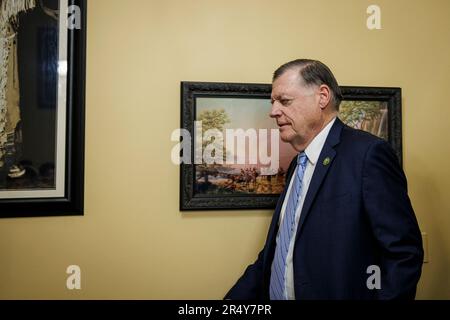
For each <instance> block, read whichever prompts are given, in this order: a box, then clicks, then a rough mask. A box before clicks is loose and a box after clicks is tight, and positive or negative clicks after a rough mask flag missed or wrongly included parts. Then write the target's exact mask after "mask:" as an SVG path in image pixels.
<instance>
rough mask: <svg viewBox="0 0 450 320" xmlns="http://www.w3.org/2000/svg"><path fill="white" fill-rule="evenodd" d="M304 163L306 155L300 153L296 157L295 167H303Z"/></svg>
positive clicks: (306, 158)
mask: <svg viewBox="0 0 450 320" xmlns="http://www.w3.org/2000/svg"><path fill="white" fill-rule="evenodd" d="M306 161H308V157H307V156H306V153H304V152H302V153H300V154H299V155H298V156H297V165H300V166H302V167H305V166H306Z"/></svg>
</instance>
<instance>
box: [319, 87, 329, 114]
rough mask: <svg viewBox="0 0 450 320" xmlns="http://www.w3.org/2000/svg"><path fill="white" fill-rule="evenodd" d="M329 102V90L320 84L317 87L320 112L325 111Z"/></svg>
mask: <svg viewBox="0 0 450 320" xmlns="http://www.w3.org/2000/svg"><path fill="white" fill-rule="evenodd" d="M330 100H331V90H330V88H329V87H328V86H327V85H325V84H322V85H321V86H320V87H319V106H320V109H322V110H323V109H325V108H326V107H327V106H328V104H329V103H330Z"/></svg>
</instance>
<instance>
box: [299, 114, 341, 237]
mask: <svg viewBox="0 0 450 320" xmlns="http://www.w3.org/2000/svg"><path fill="white" fill-rule="evenodd" d="M343 126H344V124H343V123H342V122H341V120H339V118H336V121H335V123H334V124H333V126H332V127H331V130H330V132H329V134H328V137H327V140H326V141H325V144H324V145H323V148H322V151H321V153H320V156H319V159H318V160H317V163H316V167H315V169H314V173H313V176H312V178H311V182H310V183H309V188H308V192H307V193H306V197H305V201H304V202H303V208H302V212H301V215H300V221H299V223H298V227H297V235H296V239H298V236H299V235H300V232H301V230H302V227H303V225H304V223H305V220H306V218H307V216H308V214H309V212H310V210H311V206H312V204H313V202H314V199H315V198H316V196H317V193H318V192H319V190H320V186H321V185H322V182H323V180H324V179H325V177H326V175H327V173H328V170H330V168H331V166H332V164H333V160H334V157H335V156H336V150H334V147H335V146H336V145H337V144H338V143H339V141H340V136H341V131H342V127H343Z"/></svg>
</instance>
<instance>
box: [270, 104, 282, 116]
mask: <svg viewBox="0 0 450 320" xmlns="http://www.w3.org/2000/svg"><path fill="white" fill-rule="evenodd" d="M269 116H270V117H271V118H276V117H279V116H281V110H280V106H279V102H278V101H274V102H273V103H272V108H271V109H270V114H269Z"/></svg>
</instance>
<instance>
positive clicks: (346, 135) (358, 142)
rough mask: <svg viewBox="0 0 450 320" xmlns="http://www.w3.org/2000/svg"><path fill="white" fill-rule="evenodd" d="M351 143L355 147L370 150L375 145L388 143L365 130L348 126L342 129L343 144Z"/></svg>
mask: <svg viewBox="0 0 450 320" xmlns="http://www.w3.org/2000/svg"><path fill="white" fill-rule="evenodd" d="M342 142H343V143H349V144H351V145H352V146H354V147H361V148H364V149H365V148H368V147H370V146H372V145H374V144H378V143H382V144H383V143H387V141H386V140H384V139H382V138H380V137H378V136H376V135H374V134H372V133H370V132H367V131H364V130H359V129H354V128H352V127H349V126H347V125H344V127H343V128H342V134H341V143H342Z"/></svg>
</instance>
